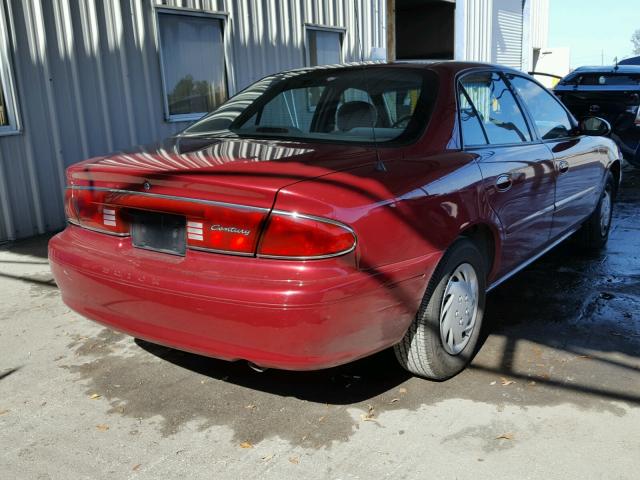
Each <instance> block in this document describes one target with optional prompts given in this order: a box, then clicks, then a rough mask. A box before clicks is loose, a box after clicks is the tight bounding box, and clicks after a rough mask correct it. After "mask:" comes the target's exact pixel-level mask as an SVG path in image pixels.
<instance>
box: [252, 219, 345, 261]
mask: <svg viewBox="0 0 640 480" xmlns="http://www.w3.org/2000/svg"><path fill="white" fill-rule="evenodd" d="M355 246H356V237H355V235H354V233H353V231H352V230H351V229H350V228H349V227H347V226H346V225H343V224H341V223H339V222H335V221H333V220H328V219H324V218H318V217H312V216H308V215H300V214H296V213H291V212H282V211H276V210H274V211H273V212H272V213H271V215H270V217H269V220H268V221H267V225H266V227H265V231H264V233H263V235H262V239H261V240H260V245H259V246H258V252H257V253H258V256H259V257H268V258H290V259H318V258H327V257H335V256H338V255H343V254H345V253H348V252H350V251H352V250H353V249H354V248H355Z"/></svg>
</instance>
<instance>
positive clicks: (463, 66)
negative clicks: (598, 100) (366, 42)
mask: <svg viewBox="0 0 640 480" xmlns="http://www.w3.org/2000/svg"><path fill="white" fill-rule="evenodd" d="M368 66H370V67H376V68H385V67H396V68H397V67H403V68H424V69H428V70H448V71H450V72H456V71H464V70H469V69H475V68H481V69H482V68H486V69H499V70H501V71H506V72H512V73H518V74H521V75H522V74H523V73H524V72H522V71H519V70H516V69H514V68H511V67H507V66H504V65H497V64H491V63H483V62H470V61H458V60H396V61H394V62H384V61H364V62H349V63H339V64H333V65H318V66H315V67H302V68H296V69H291V70H286V71H284V72H280V73H284V74H287V73H307V72H314V71H322V70H344V69H357V68H362V67H368ZM525 75H526V74H525Z"/></svg>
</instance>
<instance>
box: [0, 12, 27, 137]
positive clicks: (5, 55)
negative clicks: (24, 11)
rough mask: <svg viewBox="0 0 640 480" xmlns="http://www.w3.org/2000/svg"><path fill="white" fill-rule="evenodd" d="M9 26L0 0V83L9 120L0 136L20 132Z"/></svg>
mask: <svg viewBox="0 0 640 480" xmlns="http://www.w3.org/2000/svg"><path fill="white" fill-rule="evenodd" d="M9 27H10V25H9V23H8V22H7V15H6V10H5V6H4V2H0V84H1V85H2V92H3V93H4V101H5V106H6V109H7V111H6V115H7V120H8V122H9V125H2V126H0V136H4V135H16V134H19V133H22V127H21V125H20V115H19V113H18V101H17V91H16V84H15V79H14V76H13V66H12V65H13V64H12V62H11V42H10V41H9Z"/></svg>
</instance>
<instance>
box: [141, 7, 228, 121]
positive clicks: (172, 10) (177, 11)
mask: <svg viewBox="0 0 640 480" xmlns="http://www.w3.org/2000/svg"><path fill="white" fill-rule="evenodd" d="M154 10H155V12H154V16H153V17H154V21H155V31H156V45H157V48H158V55H159V56H160V77H161V79H162V103H163V104H164V119H165V121H166V122H170V123H174V122H193V121H195V120H199V119H201V118H202V117H203V116H205V115H206V114H207V113H209V112H203V113H182V114H178V115H171V114H170V112H169V100H168V98H167V83H166V79H165V65H164V55H163V54H162V41H161V38H160V19H159V15H160V14H161V13H162V14H171V15H182V16H191V17H201V18H210V19H214V20H219V21H220V22H221V24H222V43H223V50H224V58H223V60H222V61H223V64H224V65H223V66H224V79H225V83H226V87H227V98H230V97H231V96H232V95H233V92H234V90H235V85H234V83H233V74H232V70H231V68H230V65H231V62H230V61H229V60H230V58H231V46H230V39H229V36H228V35H227V31H228V28H227V27H228V25H229V22H228V20H229V14H228V13H227V12H213V11H208V10H195V9H192V8H180V7H166V6H161V7H154Z"/></svg>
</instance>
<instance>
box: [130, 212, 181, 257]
mask: <svg viewBox="0 0 640 480" xmlns="http://www.w3.org/2000/svg"><path fill="white" fill-rule="evenodd" d="M129 214H130V215H131V243H132V244H133V246H134V247H136V248H143V249H145V250H153V251H155V252H162V253H168V254H171V255H180V256H184V255H185V253H186V251H187V233H186V232H187V219H186V218H185V217H183V216H181V215H172V214H170V213H160V212H146V211H141V210H132V211H130V212H129Z"/></svg>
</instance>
